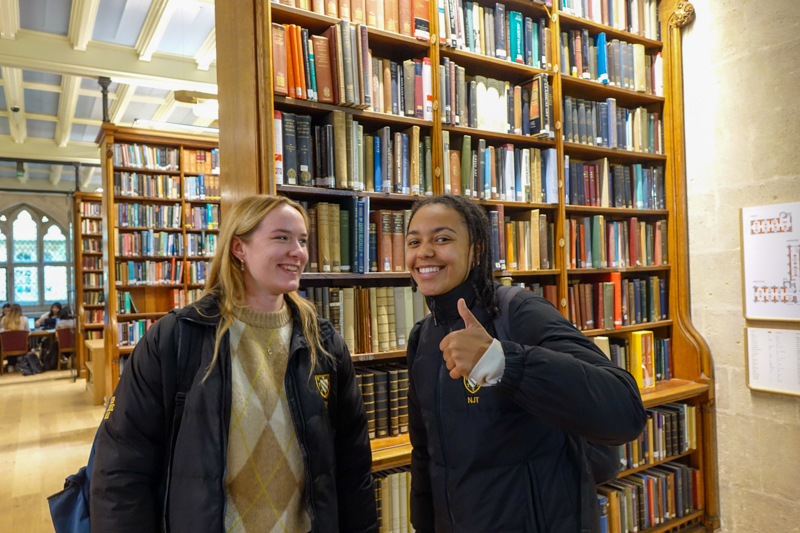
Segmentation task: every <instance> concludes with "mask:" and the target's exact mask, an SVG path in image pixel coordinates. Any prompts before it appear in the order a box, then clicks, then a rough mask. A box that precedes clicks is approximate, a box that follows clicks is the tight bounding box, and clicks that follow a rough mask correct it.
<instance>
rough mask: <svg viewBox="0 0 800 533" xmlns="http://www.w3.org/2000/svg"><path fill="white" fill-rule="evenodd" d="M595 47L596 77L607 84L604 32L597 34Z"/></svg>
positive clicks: (606, 55) (606, 56)
mask: <svg viewBox="0 0 800 533" xmlns="http://www.w3.org/2000/svg"><path fill="white" fill-rule="evenodd" d="M595 47H596V48H597V79H598V81H599V82H600V83H605V84H608V54H607V52H606V34H605V33H603V32H600V33H598V34H597V37H596V42H595Z"/></svg>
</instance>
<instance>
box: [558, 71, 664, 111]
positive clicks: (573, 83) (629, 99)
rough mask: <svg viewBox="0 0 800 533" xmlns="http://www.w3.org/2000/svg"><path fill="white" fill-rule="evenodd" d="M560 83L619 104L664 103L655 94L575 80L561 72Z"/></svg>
mask: <svg viewBox="0 0 800 533" xmlns="http://www.w3.org/2000/svg"><path fill="white" fill-rule="evenodd" d="M561 81H562V83H563V85H564V88H565V89H575V90H577V91H580V89H585V90H586V91H587V92H592V93H595V94H594V95H593V96H594V97H597V96H598V94H600V95H601V96H600V97H601V98H602V96H605V97H606V98H615V99H617V100H619V101H620V102H621V103H628V104H634V105H637V104H638V105H641V106H646V105H651V104H663V103H664V97H663V96H656V95H655V94H650V93H643V92H639V91H634V90H632V89H626V88H624V87H618V86H616V85H607V84H605V83H600V82H598V81H593V80H587V79H585V78H577V77H575V76H572V75H567V74H564V73H563V72H562V73H561Z"/></svg>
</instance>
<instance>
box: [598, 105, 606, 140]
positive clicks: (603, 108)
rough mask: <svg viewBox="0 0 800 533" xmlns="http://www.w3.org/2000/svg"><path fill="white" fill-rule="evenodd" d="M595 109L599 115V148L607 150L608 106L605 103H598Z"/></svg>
mask: <svg viewBox="0 0 800 533" xmlns="http://www.w3.org/2000/svg"><path fill="white" fill-rule="evenodd" d="M597 108H598V109H599V113H600V135H601V136H602V137H601V139H602V140H601V146H605V147H606V148H608V104H607V103H605V102H598V103H597Z"/></svg>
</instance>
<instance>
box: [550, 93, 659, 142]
mask: <svg viewBox="0 0 800 533" xmlns="http://www.w3.org/2000/svg"><path fill="white" fill-rule="evenodd" d="M663 139H664V125H663V121H662V118H661V116H660V115H659V114H658V113H650V112H648V111H647V108H644V107H637V108H636V109H627V108H624V107H617V100H616V99H615V98H607V99H606V101H605V102H593V101H589V100H582V99H579V98H572V97H569V96H565V97H564V140H565V141H567V142H573V143H579V144H587V145H589V146H601V147H605V148H613V149H618V150H627V151H629V152H643V153H648V154H663V153H664V142H663Z"/></svg>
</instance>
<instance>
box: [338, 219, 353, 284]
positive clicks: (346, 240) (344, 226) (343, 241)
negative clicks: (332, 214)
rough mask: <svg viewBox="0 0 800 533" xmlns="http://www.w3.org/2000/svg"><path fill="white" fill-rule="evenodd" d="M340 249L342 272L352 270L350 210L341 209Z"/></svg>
mask: <svg viewBox="0 0 800 533" xmlns="http://www.w3.org/2000/svg"><path fill="white" fill-rule="evenodd" d="M339 249H340V250H341V262H342V264H341V266H340V268H341V269H342V272H350V271H351V268H350V211H347V210H346V209H340V210H339Z"/></svg>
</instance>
